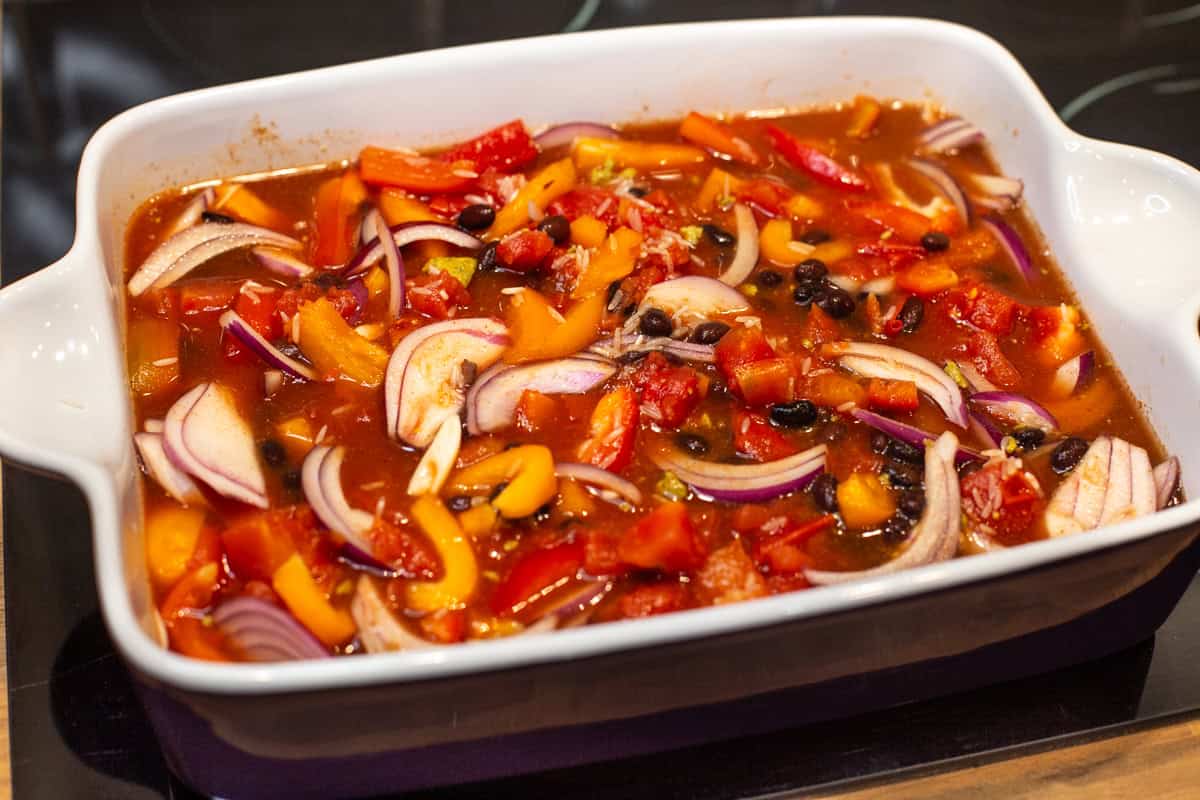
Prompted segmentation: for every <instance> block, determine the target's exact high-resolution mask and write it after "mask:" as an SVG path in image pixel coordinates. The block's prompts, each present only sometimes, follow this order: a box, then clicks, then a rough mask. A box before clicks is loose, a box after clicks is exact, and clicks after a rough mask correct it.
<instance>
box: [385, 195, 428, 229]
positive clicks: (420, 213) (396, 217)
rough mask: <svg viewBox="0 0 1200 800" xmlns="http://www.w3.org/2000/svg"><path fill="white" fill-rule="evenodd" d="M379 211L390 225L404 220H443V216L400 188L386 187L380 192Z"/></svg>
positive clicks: (398, 223)
mask: <svg viewBox="0 0 1200 800" xmlns="http://www.w3.org/2000/svg"><path fill="white" fill-rule="evenodd" d="M379 213H380V214H382V215H383V219H384V221H386V222H387V224H388V225H400V224H401V223H404V222H442V218H441V217H439V216H438V215H437V214H435V213H433V210H432V209H431V208H430V207H429V206H427V205H425V204H424V203H422V202H421V201H420V200H418V199H417V198H415V197H412V196H410V195H408V194H406V193H405V192H403V191H401V190H400V189H394V188H393V189H384V190H383V191H382V192H380V193H379Z"/></svg>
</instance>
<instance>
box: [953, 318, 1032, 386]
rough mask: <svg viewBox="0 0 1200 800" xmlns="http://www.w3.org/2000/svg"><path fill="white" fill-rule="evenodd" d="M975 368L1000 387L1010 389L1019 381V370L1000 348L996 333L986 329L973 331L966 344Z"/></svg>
mask: <svg viewBox="0 0 1200 800" xmlns="http://www.w3.org/2000/svg"><path fill="white" fill-rule="evenodd" d="M966 350H967V355H968V356H970V357H971V360H972V363H974V364H975V367H976V369H978V370H979V371H980V372H982V373H983V374H984V377H986V378H987V379H988V380H990V381H991V382H992V383H995V384H997V385H998V386H1000V387H1001V388H1004V389H1011V388H1013V387H1014V386H1016V385H1017V384H1019V383H1020V382H1021V372H1020V371H1019V370H1018V369H1017V368H1016V367H1015V366H1013V363H1012V362H1011V361H1009V360H1008V356H1006V355H1004V351H1002V350H1001V349H1000V342H999V340H997V339H996V335H995V334H993V333H990V332H988V331H973V332H972V333H971V336H970V338H969V339H967V345H966Z"/></svg>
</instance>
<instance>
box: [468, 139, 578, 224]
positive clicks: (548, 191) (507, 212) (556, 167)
mask: <svg viewBox="0 0 1200 800" xmlns="http://www.w3.org/2000/svg"><path fill="white" fill-rule="evenodd" d="M576 181H577V176H576V174H575V164H573V163H572V162H571V159H569V158H564V159H561V160H559V161H555V162H554V163H553V164H550V165H549V166H547V167H546V168H545V169H543V170H542V171H541V172H539V173H537V174H536V175H534V176H533V177H532V178H530V179H529V180H528V181H526V182H525V185H524V186H522V187H521V189H520V191H518V192H517V193H516V194H515V195H514V196H513V199H512V200H510V201H509V202H508V203H507V204H506V205H505V206H504V208H502V209H500V211H499V212H498V213H497V214H496V219H495V221H493V222H492V227H490V228H488V232H487V235H488V238H490V239H499V238H500V237H501V236H503V235H505V234H506V233H512V232H513V231H515V230H516V229H517V228H519V227H521V226H522V225H524V224H525V223H527V222H529V204H530V203H532V204H533V205H534V207H535V208H537V209H538V210H539V211H545V210H546V206H548V205H550V204H551V203H553V202H554V201H555V200H557V199H558V198H559V197H561V196H563V195H564V194H566V193H567V192H569V191H571V190H572V189H574V188H575V183H576Z"/></svg>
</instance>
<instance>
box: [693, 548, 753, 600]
mask: <svg viewBox="0 0 1200 800" xmlns="http://www.w3.org/2000/svg"><path fill="white" fill-rule="evenodd" d="M696 590H697V592H698V593H699V594H700V595H701V596H702V597H703V598H705V599H706V600H708V602H710V603H712V604H713V605H720V604H721V603H736V602H738V601H741V600H752V599H754V598H756V597H765V596H766V594H767V582H766V581H765V580H763V576H762V575H760V574H759V572H758V569H757V568H756V567H755V566H754V562H753V561H751V560H750V556H748V555H746V550H745V548H744V547H743V546H742V543H741V541H740V540H738V539H735V540H733V541H732V542H730V543H729V544H727V545H725V546H724V547H722V548H721V549H720V550H714V551H713V552H712V554H711V555H709V557H708V560H707V561H705V562H704V567H703V568H702V569H701V570H700V571H699V572H698V573H697V574H696Z"/></svg>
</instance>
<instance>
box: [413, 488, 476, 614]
mask: <svg viewBox="0 0 1200 800" xmlns="http://www.w3.org/2000/svg"><path fill="white" fill-rule="evenodd" d="M409 513H410V514H411V515H412V518H413V519H414V520H416V522H417V524H418V525H420V526H421V530H423V531H424V532H425V535H426V536H428V537H429V539H430V541H432V542H433V546H434V547H436V548H437V551H438V555H439V556H441V559H442V578H441V580H438V581H428V582H420V583H415V582H414V583H409V584H408V585H407V587H406V589H405V601H406V605H407V606H408V607H409V608H410V609H412V610H414V611H437V610H439V609H443V608H454V607H457V606H461V605H462V604H463V603H465V602H466V601H467V600H468V599H469V598H470V597H471V595H472V594H473V593H474V591H475V585H476V583H478V582H479V565H478V563H476V560H475V551H474V550H473V549H472V548H471V543H470V541H469V540H468V539H467V535H466V533H465V532H464V531H463V529H462V527H461V526H460V525H459V524H458V520H456V519H455V518H454V515H453V514H451V513H450V511H449V510H447V508H446V506H445V505H443V504H442V501H441V500H439V499H438V498H437V497H435V496H433V495H428V494H427V495H422V496H421V497H418V498H417V499H416V501H415V502H414V503H413V504H412V508H411V509H410V510H409Z"/></svg>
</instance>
